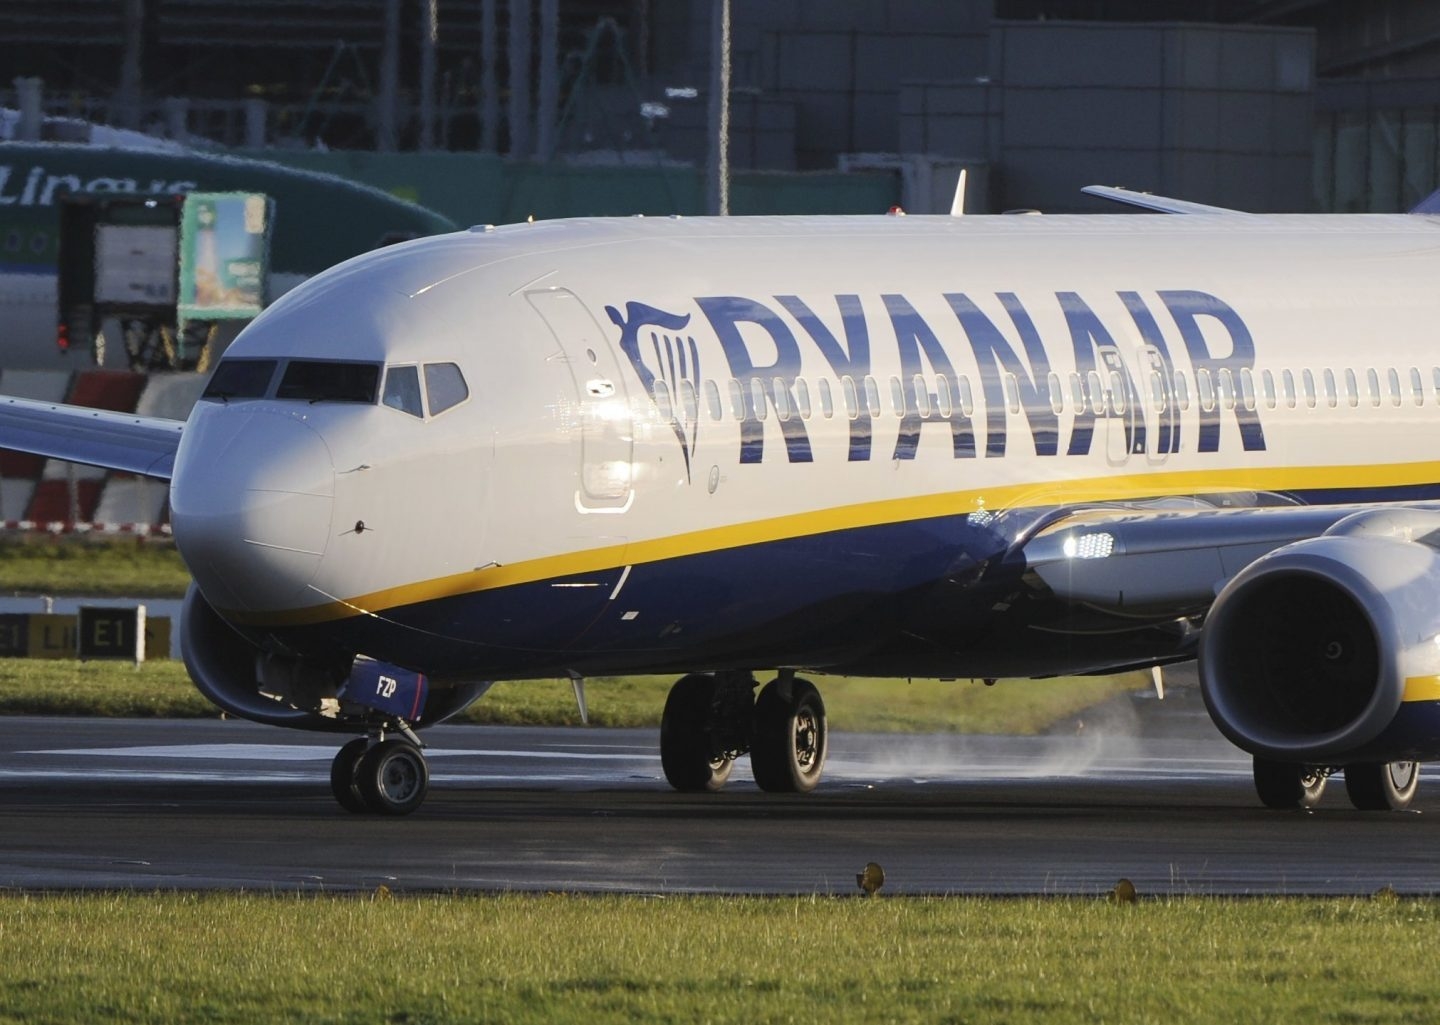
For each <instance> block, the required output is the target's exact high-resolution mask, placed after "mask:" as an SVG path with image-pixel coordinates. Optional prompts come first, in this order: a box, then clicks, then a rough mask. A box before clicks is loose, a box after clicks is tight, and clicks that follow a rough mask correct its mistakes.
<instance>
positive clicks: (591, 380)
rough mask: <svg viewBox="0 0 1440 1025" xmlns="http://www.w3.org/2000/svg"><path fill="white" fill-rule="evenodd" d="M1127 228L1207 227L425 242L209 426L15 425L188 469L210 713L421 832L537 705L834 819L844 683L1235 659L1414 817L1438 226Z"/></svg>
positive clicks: (1223, 216) (1256, 751) (195, 627)
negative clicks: (454, 749)
mask: <svg viewBox="0 0 1440 1025" xmlns="http://www.w3.org/2000/svg"><path fill="white" fill-rule="evenodd" d="M1107 193H1108V194H1109V195H1110V198H1120V199H1122V200H1124V201H1126V202H1134V203H1135V204H1136V205H1148V206H1149V208H1150V209H1155V210H1160V211H1162V213H1163V215H1136V216H1107V215H1066V216H1049V215H1045V216H1031V217H1007V216H1004V215H998V216H964V217H944V216H940V217H929V216H926V217H920V216H912V217H898V216H896V217H884V216H874V217H825V216H822V217H783V216H782V217H751V218H704V217H699V218H688V217H671V218H611V219H606V218H600V219H576V220H558V221H548V222H547V221H541V222H536V223H528V224H516V225H509V226H503V227H493V226H488V225H484V226H477V227H475V228H471V229H470V230H468V231H463V232H458V233H454V234H448V235H442V236H437V237H432V238H426V239H419V240H415V241H412V242H406V243H402V244H399V245H396V246H392V247H389V248H387V249H383V250H379V251H376V252H372V253H369V254H365V255H362V256H358V257H355V258H354V259H351V260H349V261H347V262H345V263H342V264H340V265H338V266H336V267H334V268H332V269H330V270H328V271H325V272H323V273H321V274H318V275H316V276H315V277H313V278H311V279H310V280H308V281H306V282H305V283H304V284H302V285H300V286H298V287H296V288H295V289H293V290H292V291H290V292H289V293H287V294H286V295H285V296H283V297H282V298H281V299H280V300H279V301H278V302H276V303H275V304H273V305H272V306H271V307H270V308H269V309H267V310H266V311H265V312H264V313H263V314H262V315H261V316H260V317H258V318H257V319H256V320H255V321H254V322H253V323H251V324H250V325H249V326H248V327H247V328H246V329H245V330H244V332H243V333H242V334H241V335H240V337H239V338H237V339H236V341H235V342H234V343H233V345H232V346H231V347H230V349H229V350H228V351H227V352H226V354H225V355H224V357H223V358H222V360H221V361H220V362H219V364H218V365H217V367H216V369H215V371H214V373H213V376H212V377H211V379H210V381H209V383H208V385H207V387H206V390H205V392H204V396H203V398H202V399H201V400H200V402H199V403H198V404H197V405H196V407H195V409H194V410H193V412H192V413H191V414H190V416H189V419H188V420H187V421H185V422H184V423H183V424H182V423H180V422H176V421H165V420H158V419H153V418H144V417H136V416H122V415H118V414H108V413H102V412H97V411H93V410H79V409H73V408H66V407H64V406H57V405H50V404H42V403H36V402H30V401H26V400H20V399H0V445H3V446H4V447H6V448H13V449H18V450H21V451H27V452H33V453H38V454H41V455H46V456H51V457H57V458H65V459H72V460H77V461H82V462H88V463H92V464H96V465H101V466H106V467H109V468H112V469H117V470H125V471H129V472H133V473H137V474H143V475H147V476H149V477H154V478H158V479H161V480H168V481H169V486H170V498H171V510H172V523H173V530H174V535H175V541H176V544H177V546H178V548H179V550H180V553H181V555H182V556H183V557H184V559H185V562H186V564H187V565H188V566H189V568H190V570H191V572H192V573H193V576H194V583H193V585H192V586H191V588H190V590H189V592H188V594H187V596H186V598H185V604H184V615H183V618H182V625H181V632H182V635H183V636H182V648H183V652H184V659H185V663H186V665H187V667H188V669H189V672H190V675H191V677H192V678H193V680H194V681H195V684H196V686H197V687H198V688H199V689H200V691H201V692H202V693H203V694H205V695H206V696H207V697H208V698H209V699H210V700H211V701H213V702H214V703H215V704H216V705H218V706H219V707H220V708H222V709H224V710H225V711H227V712H230V713H233V714H235V715H238V716H243V717H245V718H248V719H253V720H256V721H259V722H263V723H271V724H275V725H279V726H287V727H296V728H302V729H317V730H326V731H331V732H333V733H336V734H346V733H350V734H355V735H356V736H355V737H354V739H351V740H350V741H348V742H347V743H345V744H344V746H343V747H341V748H340V750H339V752H338V754H337V755H336V757H335V760H334V762H333V764H332V770H331V784H332V789H333V792H334V795H335V797H336V799H337V801H338V802H339V803H340V805H341V806H342V807H344V808H346V809H348V810H350V811H354V812H357V813H363V812H369V813H376V814H391V815H399V814H406V813H409V812H412V811H414V810H415V809H416V808H418V807H419V806H420V805H421V804H422V803H423V801H424V799H425V795H426V791H427V788H428V780H429V775H428V768H427V765H426V761H425V758H424V755H423V752H422V750H421V741H420V739H419V737H418V735H417V734H416V732H415V730H416V729H418V728H421V727H424V726H427V725H433V724H434V723H437V722H440V721H443V720H444V719H446V718H447V717H450V716H452V715H454V714H455V713H457V712H459V711H460V710H461V709H463V708H464V707H466V706H467V705H469V704H470V703H471V702H472V701H474V700H476V699H477V698H479V697H480V696H481V695H482V694H483V693H484V691H485V690H486V688H487V687H488V686H489V685H490V683H491V682H493V681H496V680H511V679H531V678H537V677H547V676H548V677H561V678H563V677H570V678H571V679H572V680H575V681H576V682H577V695H582V694H583V691H581V690H580V683H581V682H582V681H583V679H584V678H585V677H588V676H594V675H601V674H617V673H652V674H653V673H663V674H670V675H674V676H676V678H677V679H676V682H675V684H674V686H673V687H672V689H671V690H670V693H669V695H668V697H667V700H666V702H665V708H664V714H663V719H662V726H661V730H660V756H661V762H662V766H663V769H664V773H665V776H666V778H667V780H668V781H669V783H670V784H671V785H672V786H673V787H675V788H677V789H679V790H681V791H691V792H706V791H714V790H718V789H719V788H720V787H721V786H723V785H724V784H725V782H726V780H727V778H728V777H729V776H730V774H731V771H732V769H733V767H734V765H735V762H736V760H737V758H739V757H741V756H742V755H744V754H747V753H748V755H749V757H750V762H751V768H752V772H753V775H754V777H755V780H756V782H757V783H758V784H759V785H760V787H761V788H763V789H764V790H766V791H775V792H805V791H810V790H812V789H814V788H815V786H816V785H817V783H818V782H819V781H820V778H821V775H822V772H823V767H824V763H825V757H826V753H827V749H828V745H829V738H828V735H827V729H826V718H825V709H824V702H823V699H822V697H821V695H820V692H819V690H818V688H817V687H816V686H815V684H814V682H813V681H812V679H810V677H813V676H815V675H817V674H828V673H838V674H848V675H852V676H876V677H879V676H886V677H937V678H966V677H969V678H991V677H1000V676H1006V677H1045V676H1053V675H1057V674H1098V673H1113V672H1117V671H1121V670H1131V669H1136V668H1145V667H1150V668H1152V669H1156V670H1157V671H1158V667H1163V666H1165V665H1167V664H1171V663H1176V662H1181V661H1186V660H1191V659H1197V658H1198V661H1199V667H1200V678H1201V687H1202V691H1203V696H1204V700H1205V703H1206V706H1207V708H1208V710H1209V713H1210V715H1211V717H1212V718H1213V720H1214V722H1215V724H1216V726H1217V727H1218V728H1219V729H1220V731H1221V732H1222V733H1223V734H1224V735H1225V736H1226V737H1228V738H1229V739H1230V740H1231V741H1232V742H1233V743H1235V744H1236V745H1238V746H1239V747H1241V748H1242V749H1244V750H1245V751H1247V752H1249V753H1250V754H1251V755H1252V756H1253V765H1254V783H1255V787H1256V791H1257V794H1258V796H1259V798H1260V800H1261V802H1262V803H1263V804H1265V805H1266V806H1268V807H1271V808H1282V809H1283V808H1289V809H1297V808H1308V807H1311V806H1313V805H1314V804H1315V802H1316V801H1317V800H1319V798H1320V795H1321V793H1322V792H1323V790H1324V788H1325V785H1326V783H1327V780H1328V779H1329V777H1331V776H1332V775H1334V774H1336V773H1342V774H1343V778H1344V783H1345V787H1346V790H1347V792H1348V794H1349V797H1350V799H1351V802H1352V803H1353V804H1354V805H1355V806H1356V807H1358V808H1361V809H1374V810H1385V809H1399V808H1404V807H1406V806H1408V805H1409V804H1410V803H1411V802H1412V800H1413V798H1414V795H1415V792H1416V788H1417V786H1418V782H1419V763H1420V762H1422V761H1424V760H1427V759H1434V758H1436V757H1440V601H1437V600H1436V594H1437V586H1440V551H1437V547H1440V543H1437V540H1436V539H1437V538H1440V504H1437V499H1440V451H1437V446H1436V443H1435V441H1434V440H1433V439H1434V437H1435V430H1434V428H1433V424H1434V421H1435V420H1436V418H1437V417H1440V357H1437V356H1436V354H1435V348H1434V344H1433V330H1434V327H1433V325H1434V324H1435V323H1437V322H1440V300H1437V299H1436V298H1435V296H1436V292H1435V289H1434V287H1433V283H1434V281H1435V279H1436V278H1437V277H1440V246H1437V244H1436V243H1437V241H1440V219H1436V218H1435V217H1433V216H1427V215H1424V214H1423V213H1422V214H1417V215H1404V214H1401V215H1343V216H1326V215H1246V214H1240V213H1236V212H1231V211H1225V210H1218V209H1216V208H1213V207H1204V206H1201V205H1198V204H1184V203H1180V202H1179V201H1167V200H1165V199H1164V198H1163V197H1150V196H1145V197H1143V198H1137V197H1136V196H1135V194H1127V193H1123V192H1116V191H1115V190H1103V189H1102V190H1100V194H1102V195H1105V194H1107ZM757 673H758V674H761V675H763V676H771V675H772V674H773V678H771V679H769V680H767V681H765V682H764V684H763V686H761V685H760V681H758V680H757V675H756V674H757ZM757 688H758V694H757V693H756V691H757ZM875 700H876V701H883V700H884V692H883V690H877V691H876V694H875Z"/></svg>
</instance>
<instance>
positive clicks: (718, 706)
mask: <svg viewBox="0 0 1440 1025" xmlns="http://www.w3.org/2000/svg"><path fill="white" fill-rule="evenodd" d="M756 686H757V683H756V681H755V678H754V677H753V676H751V675H750V674H749V673H716V674H714V675H701V674H694V675H691V676H685V677H682V678H681V679H680V680H678V681H676V683H675V686H673V687H672V688H670V696H669V698H668V699H666V701H665V714H664V717H663V718H662V719H661V721H660V764H661V766H662V767H663V768H664V769H665V778H666V779H667V780H669V782H670V785H671V786H672V787H674V788H675V789H676V790H680V791H686V792H698V791H707V790H719V789H720V788H721V787H723V786H724V785H725V782H726V780H728V779H729V778H730V771H731V769H732V768H733V767H734V764H735V759H736V758H739V757H740V756H741V755H743V754H745V753H747V752H748V753H749V755H750V768H751V772H752V773H753V774H754V776H755V782H756V783H757V784H759V786H760V789H762V790H768V791H770V792H771V793H808V792H809V791H811V790H814V789H815V786H816V784H818V783H819V782H820V775H821V772H822V771H823V770H824V767H825V745H826V730H825V703H824V702H823V701H821V700H820V692H819V691H818V690H816V689H815V685H814V684H812V683H811V682H810V681H808V680H802V679H800V678H799V677H797V676H796V675H795V674H794V672H793V671H789V670H782V671H781V673H780V675H779V676H777V677H776V678H775V679H774V680H771V681H770V682H769V683H768V684H766V685H765V687H764V688H763V689H762V690H761V691H760V695H759V697H758V698H755V697H753V696H752V695H753V692H754V690H755V687H756Z"/></svg>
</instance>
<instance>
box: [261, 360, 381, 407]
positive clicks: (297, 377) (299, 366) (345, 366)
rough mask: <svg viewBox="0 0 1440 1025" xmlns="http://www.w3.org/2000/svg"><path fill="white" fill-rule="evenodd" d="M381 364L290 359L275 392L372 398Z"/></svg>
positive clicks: (313, 398) (314, 398) (323, 398)
mask: <svg viewBox="0 0 1440 1025" xmlns="http://www.w3.org/2000/svg"><path fill="white" fill-rule="evenodd" d="M379 385H380V367H379V366H378V365H377V364H374V363H331V362H322V361H320V360H309V359H292V360H291V361H290V362H289V363H288V364H286V366H285V376H284V377H282V378H281V379H280V387H279V389H278V390H277V391H276V392H275V397H276V398H277V399H306V400H309V401H310V402H374V401H375V392H376V390H377V389H378V387H379Z"/></svg>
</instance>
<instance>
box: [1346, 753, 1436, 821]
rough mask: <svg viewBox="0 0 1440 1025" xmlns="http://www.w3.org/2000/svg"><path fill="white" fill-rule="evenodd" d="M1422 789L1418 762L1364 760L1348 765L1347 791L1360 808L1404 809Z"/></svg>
mask: <svg viewBox="0 0 1440 1025" xmlns="http://www.w3.org/2000/svg"><path fill="white" fill-rule="evenodd" d="M1418 789H1420V763H1419V762H1362V763H1360V764H1357V765H1347V766H1345V793H1346V795H1348V796H1349V798H1350V803H1351V804H1353V805H1354V806H1355V807H1356V808H1359V809H1360V810H1361V811H1403V810H1404V809H1406V808H1408V807H1410V802H1411V801H1412V800H1414V798H1415V791H1417V790H1418Z"/></svg>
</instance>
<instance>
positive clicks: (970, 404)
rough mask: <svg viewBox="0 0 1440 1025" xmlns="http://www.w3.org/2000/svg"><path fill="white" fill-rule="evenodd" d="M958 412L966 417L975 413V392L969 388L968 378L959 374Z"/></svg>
mask: <svg viewBox="0 0 1440 1025" xmlns="http://www.w3.org/2000/svg"><path fill="white" fill-rule="evenodd" d="M960 412H961V413H962V414H963V415H964V416H965V417H966V418H967V419H968V418H969V417H971V416H974V415H975V394H974V393H973V392H972V391H971V390H970V378H968V377H966V376H965V375H964V374H961V375H960Z"/></svg>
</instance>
